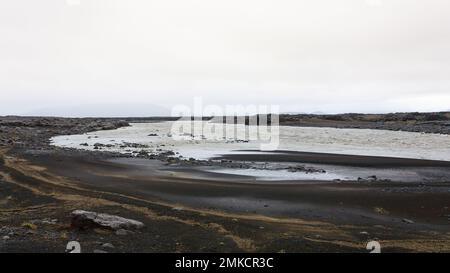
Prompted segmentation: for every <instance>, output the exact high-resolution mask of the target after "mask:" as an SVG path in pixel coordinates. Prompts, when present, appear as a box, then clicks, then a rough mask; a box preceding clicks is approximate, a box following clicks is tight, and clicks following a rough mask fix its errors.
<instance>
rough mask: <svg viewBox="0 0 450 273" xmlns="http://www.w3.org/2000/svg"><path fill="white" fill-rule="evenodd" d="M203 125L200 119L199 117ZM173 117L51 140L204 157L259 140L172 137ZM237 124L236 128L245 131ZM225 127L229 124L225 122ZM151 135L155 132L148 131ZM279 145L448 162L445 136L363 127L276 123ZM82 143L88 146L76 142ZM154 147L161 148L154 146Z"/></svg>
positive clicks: (257, 145) (448, 141)
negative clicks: (349, 127) (328, 126)
mask: <svg viewBox="0 0 450 273" xmlns="http://www.w3.org/2000/svg"><path fill="white" fill-rule="evenodd" d="M199 123H201V124H205V123H206V122H199ZM172 124H173V122H160V123H134V124H131V125H132V126H130V127H124V128H120V129H117V130H110V131H99V132H92V133H87V134H83V135H71V136H57V137H53V138H52V139H51V142H52V144H53V145H56V146H60V147H71V148H77V149H87V150H94V146H93V145H94V144H95V143H101V144H105V145H108V144H110V145H112V146H111V147H109V148H102V150H107V151H116V152H122V153H130V152H133V151H141V150H146V151H148V152H149V153H157V152H163V151H168V150H172V151H175V152H178V153H179V154H180V155H182V156H183V157H186V158H189V157H193V158H196V159H207V158H211V157H214V156H218V155H221V154H229V153H241V152H239V150H248V149H259V148H260V144H261V141H249V142H248V143H242V142H239V143H236V142H232V138H228V139H227V138H226V139H220V140H216V139H213V138H209V137H208V136H207V135H206V136H205V137H204V138H203V139H202V138H200V137H198V136H196V137H197V138H188V139H185V140H174V139H173V138H172V137H170V136H171V135H172V133H171V126H172ZM245 127H246V126H240V127H239V128H238V130H245ZM226 128H227V130H228V129H230V128H231V129H233V128H234V126H233V125H226ZM149 134H157V136H149ZM279 139H280V141H279V146H278V149H279V150H291V151H305V152H324V153H337V154H351V155H369V156H391V157H403V158H417V159H431V160H445V161H450V136H449V135H439V134H422V133H412V132H398V131H386V130H369V129H336V128H310V127H290V126H281V127H280V137H279ZM123 142H129V143H138V144H143V145H148V148H145V149H142V148H120V145H121V144H122V143H123ZM82 143H87V144H88V145H89V146H86V147H85V146H80V144H82ZM158 149H160V150H162V151H158Z"/></svg>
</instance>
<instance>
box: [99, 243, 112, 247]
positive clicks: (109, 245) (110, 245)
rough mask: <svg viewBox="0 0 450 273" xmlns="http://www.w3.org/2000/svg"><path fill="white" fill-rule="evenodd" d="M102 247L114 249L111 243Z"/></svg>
mask: <svg viewBox="0 0 450 273" xmlns="http://www.w3.org/2000/svg"><path fill="white" fill-rule="evenodd" d="M102 247H103V248H114V245H113V244H110V243H104V244H103V245H102Z"/></svg>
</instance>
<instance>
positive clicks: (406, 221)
mask: <svg viewBox="0 0 450 273" xmlns="http://www.w3.org/2000/svg"><path fill="white" fill-rule="evenodd" d="M402 222H403V223H407V224H414V221H413V220H409V219H406V218H404V219H402Z"/></svg>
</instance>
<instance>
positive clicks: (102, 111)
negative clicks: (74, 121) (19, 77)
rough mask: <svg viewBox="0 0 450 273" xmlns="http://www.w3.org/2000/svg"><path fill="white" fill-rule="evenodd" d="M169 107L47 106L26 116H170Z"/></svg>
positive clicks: (133, 105) (137, 105)
mask: <svg viewBox="0 0 450 273" xmlns="http://www.w3.org/2000/svg"><path fill="white" fill-rule="evenodd" d="M170 114H171V112H170V111H169V109H167V108H164V107H161V106H157V105H152V104H126V103H124V104H89V105H76V106H58V107H46V108H41V109H37V110H35V111H31V112H28V113H25V114H24V115H26V116H55V117H150V116H153V117H155V116H170Z"/></svg>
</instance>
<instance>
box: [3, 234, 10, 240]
mask: <svg viewBox="0 0 450 273" xmlns="http://www.w3.org/2000/svg"><path fill="white" fill-rule="evenodd" d="M9 238H10V237H9V236H8V235H5V236H3V237H2V239H3V240H9Z"/></svg>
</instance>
